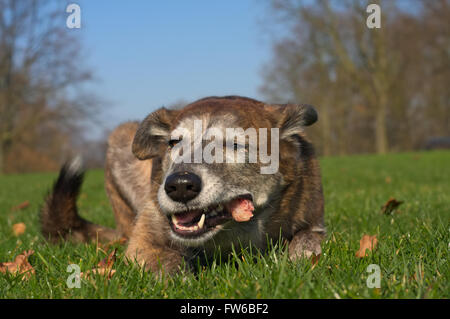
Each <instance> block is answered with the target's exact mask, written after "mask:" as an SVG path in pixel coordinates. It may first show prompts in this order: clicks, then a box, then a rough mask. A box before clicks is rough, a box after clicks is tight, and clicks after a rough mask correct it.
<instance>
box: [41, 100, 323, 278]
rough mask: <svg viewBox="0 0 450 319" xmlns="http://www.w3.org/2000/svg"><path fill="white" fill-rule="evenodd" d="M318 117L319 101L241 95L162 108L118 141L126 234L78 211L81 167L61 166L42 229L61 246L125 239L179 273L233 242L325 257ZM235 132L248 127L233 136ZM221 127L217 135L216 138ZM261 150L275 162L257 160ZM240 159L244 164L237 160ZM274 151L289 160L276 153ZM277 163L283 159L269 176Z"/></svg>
mask: <svg viewBox="0 0 450 319" xmlns="http://www.w3.org/2000/svg"><path fill="white" fill-rule="evenodd" d="M316 120H317V113H316V111H315V110H314V108H313V107H312V106H309V105H295V104H287V105H268V104H264V103H262V102H259V101H256V100H253V99H248V98H244V97H237V96H228V97H209V98H205V99H201V100H199V101H196V102H194V103H192V104H189V105H187V106H186V107H184V108H183V109H180V110H168V109H165V108H161V109H159V110H157V111H155V112H153V113H151V114H150V115H149V116H147V118H146V119H144V121H142V122H141V123H140V124H139V123H136V122H129V123H125V124H122V125H121V126H119V127H118V128H117V129H116V130H115V131H114V132H113V133H112V134H111V136H110V138H109V141H108V142H109V144H108V151H107V156H106V170H105V177H106V190H107V193H108V196H109V199H110V201H111V204H112V207H113V209H114V213H115V218H116V225H117V228H116V229H115V230H113V229H108V228H106V227H102V226H99V225H95V224H92V223H90V222H88V221H86V220H84V219H83V218H81V217H80V216H79V215H78V213H77V207H76V199H77V196H78V194H79V191H80V187H81V183H82V178H83V172H82V171H81V169H80V165H79V164H78V162H77V161H74V162H72V163H70V164H67V165H65V166H64V167H63V168H62V169H61V172H60V175H59V177H58V180H57V181H56V182H55V185H54V187H53V190H52V192H51V194H50V195H49V196H48V197H47V199H46V202H45V205H44V207H43V209H42V214H41V222H42V232H43V234H44V235H45V236H46V237H47V238H50V239H51V240H58V239H68V238H71V239H73V240H76V241H90V240H95V239H100V240H113V239H117V238H120V237H121V236H125V237H127V238H129V243H128V248H127V251H126V255H127V256H128V257H129V258H130V259H134V260H136V261H137V262H139V263H140V264H143V265H145V267H146V268H147V269H151V270H152V271H157V270H158V267H159V265H160V266H162V267H163V268H164V271H166V272H172V271H175V270H177V269H178V268H179V266H180V265H181V264H182V261H183V259H184V260H185V261H188V262H189V261H190V260H191V259H192V258H193V257H194V256H196V255H198V252H199V251H202V252H204V253H205V255H206V256H212V255H213V254H214V252H215V250H216V249H220V251H221V253H228V252H230V250H231V249H232V246H233V245H244V246H247V245H254V246H256V247H258V248H260V249H264V247H265V246H266V245H267V239H275V240H277V239H278V238H279V236H280V235H281V237H282V238H283V239H285V240H287V241H289V255H290V258H291V259H296V258H299V257H303V256H307V257H309V256H310V255H311V254H316V255H318V254H320V253H321V248H320V242H321V240H322V238H323V236H324V234H325V228H324V221H323V209H324V207H323V195H322V184H321V178H320V172H319V165H318V162H317V160H316V158H315V156H314V151H313V147H312V145H311V144H310V143H309V142H308V141H307V139H306V138H305V135H304V131H303V128H304V127H305V126H308V125H311V124H313V123H314V122H316ZM199 124H200V126H199ZM229 128H240V130H234V131H233V132H234V133H235V135H234V136H233V135H231V138H230V137H229V135H228V129H229ZM180 130H181V131H182V132H184V133H183V134H181V135H180V134H179V132H180ZM211 130H213V132H215V134H214V138H211V136H210V137H209V138H208V136H207V135H208V134H210V133H211ZM174 132H176V133H174ZM186 132H187V133H186ZM225 132H226V134H225ZM236 132H237V133H236ZM250 133H256V135H251V134H250ZM263 133H266V136H263V135H264V134H263ZM196 134H197V137H195V135H196ZM210 135H211V134H210ZM225 135H226V137H225ZM241 135H242V136H243V139H242V138H241V137H242V136H241ZM189 136H190V137H192V136H194V138H193V139H189V138H188V137H189ZM255 136H256V139H257V140H258V143H256V142H255V141H256V140H253V139H252V138H253V137H255ZM263 137H266V139H265V140H264V138H263ZM275 137H276V138H275ZM240 138H241V139H240ZM208 140H209V141H210V144H209V145H206V144H207V142H208ZM236 140H238V142H236ZM274 141H275V144H273V143H272V142H274ZM211 144H213V147H211ZM219 146H223V148H222V149H221V148H220V147H219ZM185 147H192V148H191V149H192V150H193V152H192V153H190V152H189V150H190V149H189V148H185ZM199 149H201V150H203V152H204V153H203V157H201V154H202V153H198V152H197V153H196V150H199ZM207 149H209V152H208V151H207ZM211 150H214V152H212V151H211ZM264 150H265V151H266V153H264ZM252 151H253V152H256V154H259V155H261V154H263V155H264V154H265V155H266V157H265V158H264V159H263V158H261V157H260V158H257V159H256V160H255V159H254V158H253V160H252V155H251V154H253V153H252ZM269 151H270V152H269ZM239 152H241V153H239ZM276 152H278V153H276ZM269 153H270V155H268V154H269ZM174 154H175V155H174ZM197 154H200V157H198V156H197ZM205 154H206V155H209V157H210V158H209V159H208V158H207V156H205ZM238 154H241V155H243V157H242V158H243V159H245V160H244V161H243V162H242V161H240V162H239V161H236V157H235V155H236V156H238ZM274 154H276V155H278V154H279V155H278V157H275V156H272V157H268V156H271V155H274ZM211 156H212V158H213V159H215V161H211ZM230 156H231V157H230ZM230 158H232V159H233V160H234V161H233V160H230V161H228V160H229V159H230ZM242 158H241V159H242ZM268 158H269V159H273V160H274V163H275V162H276V163H275V164H276V165H273V167H274V168H275V170H272V171H271V172H269V173H267V171H268V169H267V168H268V166H269V164H268V161H267V159H268ZM180 159H182V160H180ZM272 164H273V163H270V165H272ZM265 169H266V173H263V171H264V170H265Z"/></svg>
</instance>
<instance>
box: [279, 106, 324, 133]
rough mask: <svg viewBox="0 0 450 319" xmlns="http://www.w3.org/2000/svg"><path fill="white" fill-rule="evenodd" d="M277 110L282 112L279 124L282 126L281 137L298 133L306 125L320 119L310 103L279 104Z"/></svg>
mask: <svg viewBox="0 0 450 319" xmlns="http://www.w3.org/2000/svg"><path fill="white" fill-rule="evenodd" d="M276 111H277V112H280V113H281V114H280V115H279V120H278V125H277V127H279V128H280V138H281V139H286V138H289V137H290V136H293V135H298V134H299V133H301V132H302V131H303V128H304V127H305V126H310V125H312V124H314V123H316V122H317V119H318V115H317V112H316V110H315V109H314V107H313V106H312V105H308V104H284V105H279V109H278V110H276Z"/></svg>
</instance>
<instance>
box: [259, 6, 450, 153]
mask: <svg viewBox="0 0 450 319" xmlns="http://www.w3.org/2000/svg"><path fill="white" fill-rule="evenodd" d="M370 3H378V4H379V5H380V6H381V8H382V26H381V28H380V29H376V28H375V29H369V28H368V27H367V26H366V19H367V16H368V13H367V12H366V8H367V6H368V5H369V4H370ZM449 3H450V1H448V0H438V1H435V2H433V4H431V5H430V2H429V1H417V0H410V1H409V2H408V3H407V5H410V6H411V7H414V8H415V9H414V10H411V9H409V7H408V6H404V5H403V6H401V5H400V2H399V1H382V0H380V1H367V0H344V1H332V0H318V1H313V2H311V1H304V0H273V1H272V6H271V9H272V11H271V15H275V19H273V20H274V21H275V22H276V23H278V24H281V25H284V26H285V27H286V28H287V30H288V33H287V36H285V37H283V38H281V39H280V38H278V39H276V40H275V45H274V57H273V61H271V62H270V64H269V65H268V66H267V67H266V69H265V73H264V75H265V81H264V85H263V87H262V92H263V93H264V94H265V95H266V96H267V98H268V99H276V100H280V99H281V100H283V99H294V100H295V101H303V102H309V103H312V104H317V105H318V106H319V108H320V114H321V121H320V124H319V128H320V129H321V133H320V134H318V135H319V136H320V138H318V141H317V142H318V144H319V145H320V146H321V150H322V153H323V154H326V155H328V154H330V153H341V154H342V153H347V152H371V151H376V152H378V153H385V152H387V151H388V150H389V149H390V148H392V149H394V150H401V149H411V148H412V147H417V145H418V144H419V141H420V140H423V138H424V137H425V136H427V135H429V134H433V130H434V131H436V133H434V134H436V135H443V134H449V132H448V129H449V125H448V124H449V122H448V118H449V116H448V110H449V98H448V89H444V87H448V86H449V84H450V81H449V76H448V72H449V70H450V68H449V61H450V59H449V58H448V54H449V53H448V52H449V38H450V37H449V36H448V32H449V31H448V30H449V26H448V23H446V22H445V21H448V19H449V16H450V15H449ZM403 4H405V2H403ZM421 4H422V5H421ZM425 77H426V80H425ZM424 82H425V83H424ZM417 111H419V112H417ZM437 114H440V116H438V115H437ZM419 117H420V119H419ZM432 123H433V124H432ZM433 125H435V126H434V129H431V126H433ZM438 128H439V129H438ZM313 130H314V128H313ZM315 130H317V129H315ZM419 131H420V132H421V133H419ZM316 138H317V137H316Z"/></svg>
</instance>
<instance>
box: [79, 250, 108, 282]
mask: <svg viewBox="0 0 450 319" xmlns="http://www.w3.org/2000/svg"><path fill="white" fill-rule="evenodd" d="M116 253H117V249H116V248H115V249H114V250H113V251H112V252H111V253H110V254H109V255H108V256H107V257H105V258H103V259H102V260H101V261H100V262H99V263H98V264H97V268H94V269H91V270H88V271H86V272H84V273H83V272H82V273H81V274H80V275H81V277H83V278H89V277H90V275H91V274H98V275H102V276H106V277H107V279H111V277H112V276H113V275H114V274H115V273H116V270H115V269H112V266H113V265H114V263H115V261H116Z"/></svg>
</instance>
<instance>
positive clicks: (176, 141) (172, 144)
mask: <svg viewBox="0 0 450 319" xmlns="http://www.w3.org/2000/svg"><path fill="white" fill-rule="evenodd" d="M180 141H181V140H170V141H169V147H170V148H172V147H174V146H175V145H177V144H178V143H179V142H180Z"/></svg>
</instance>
